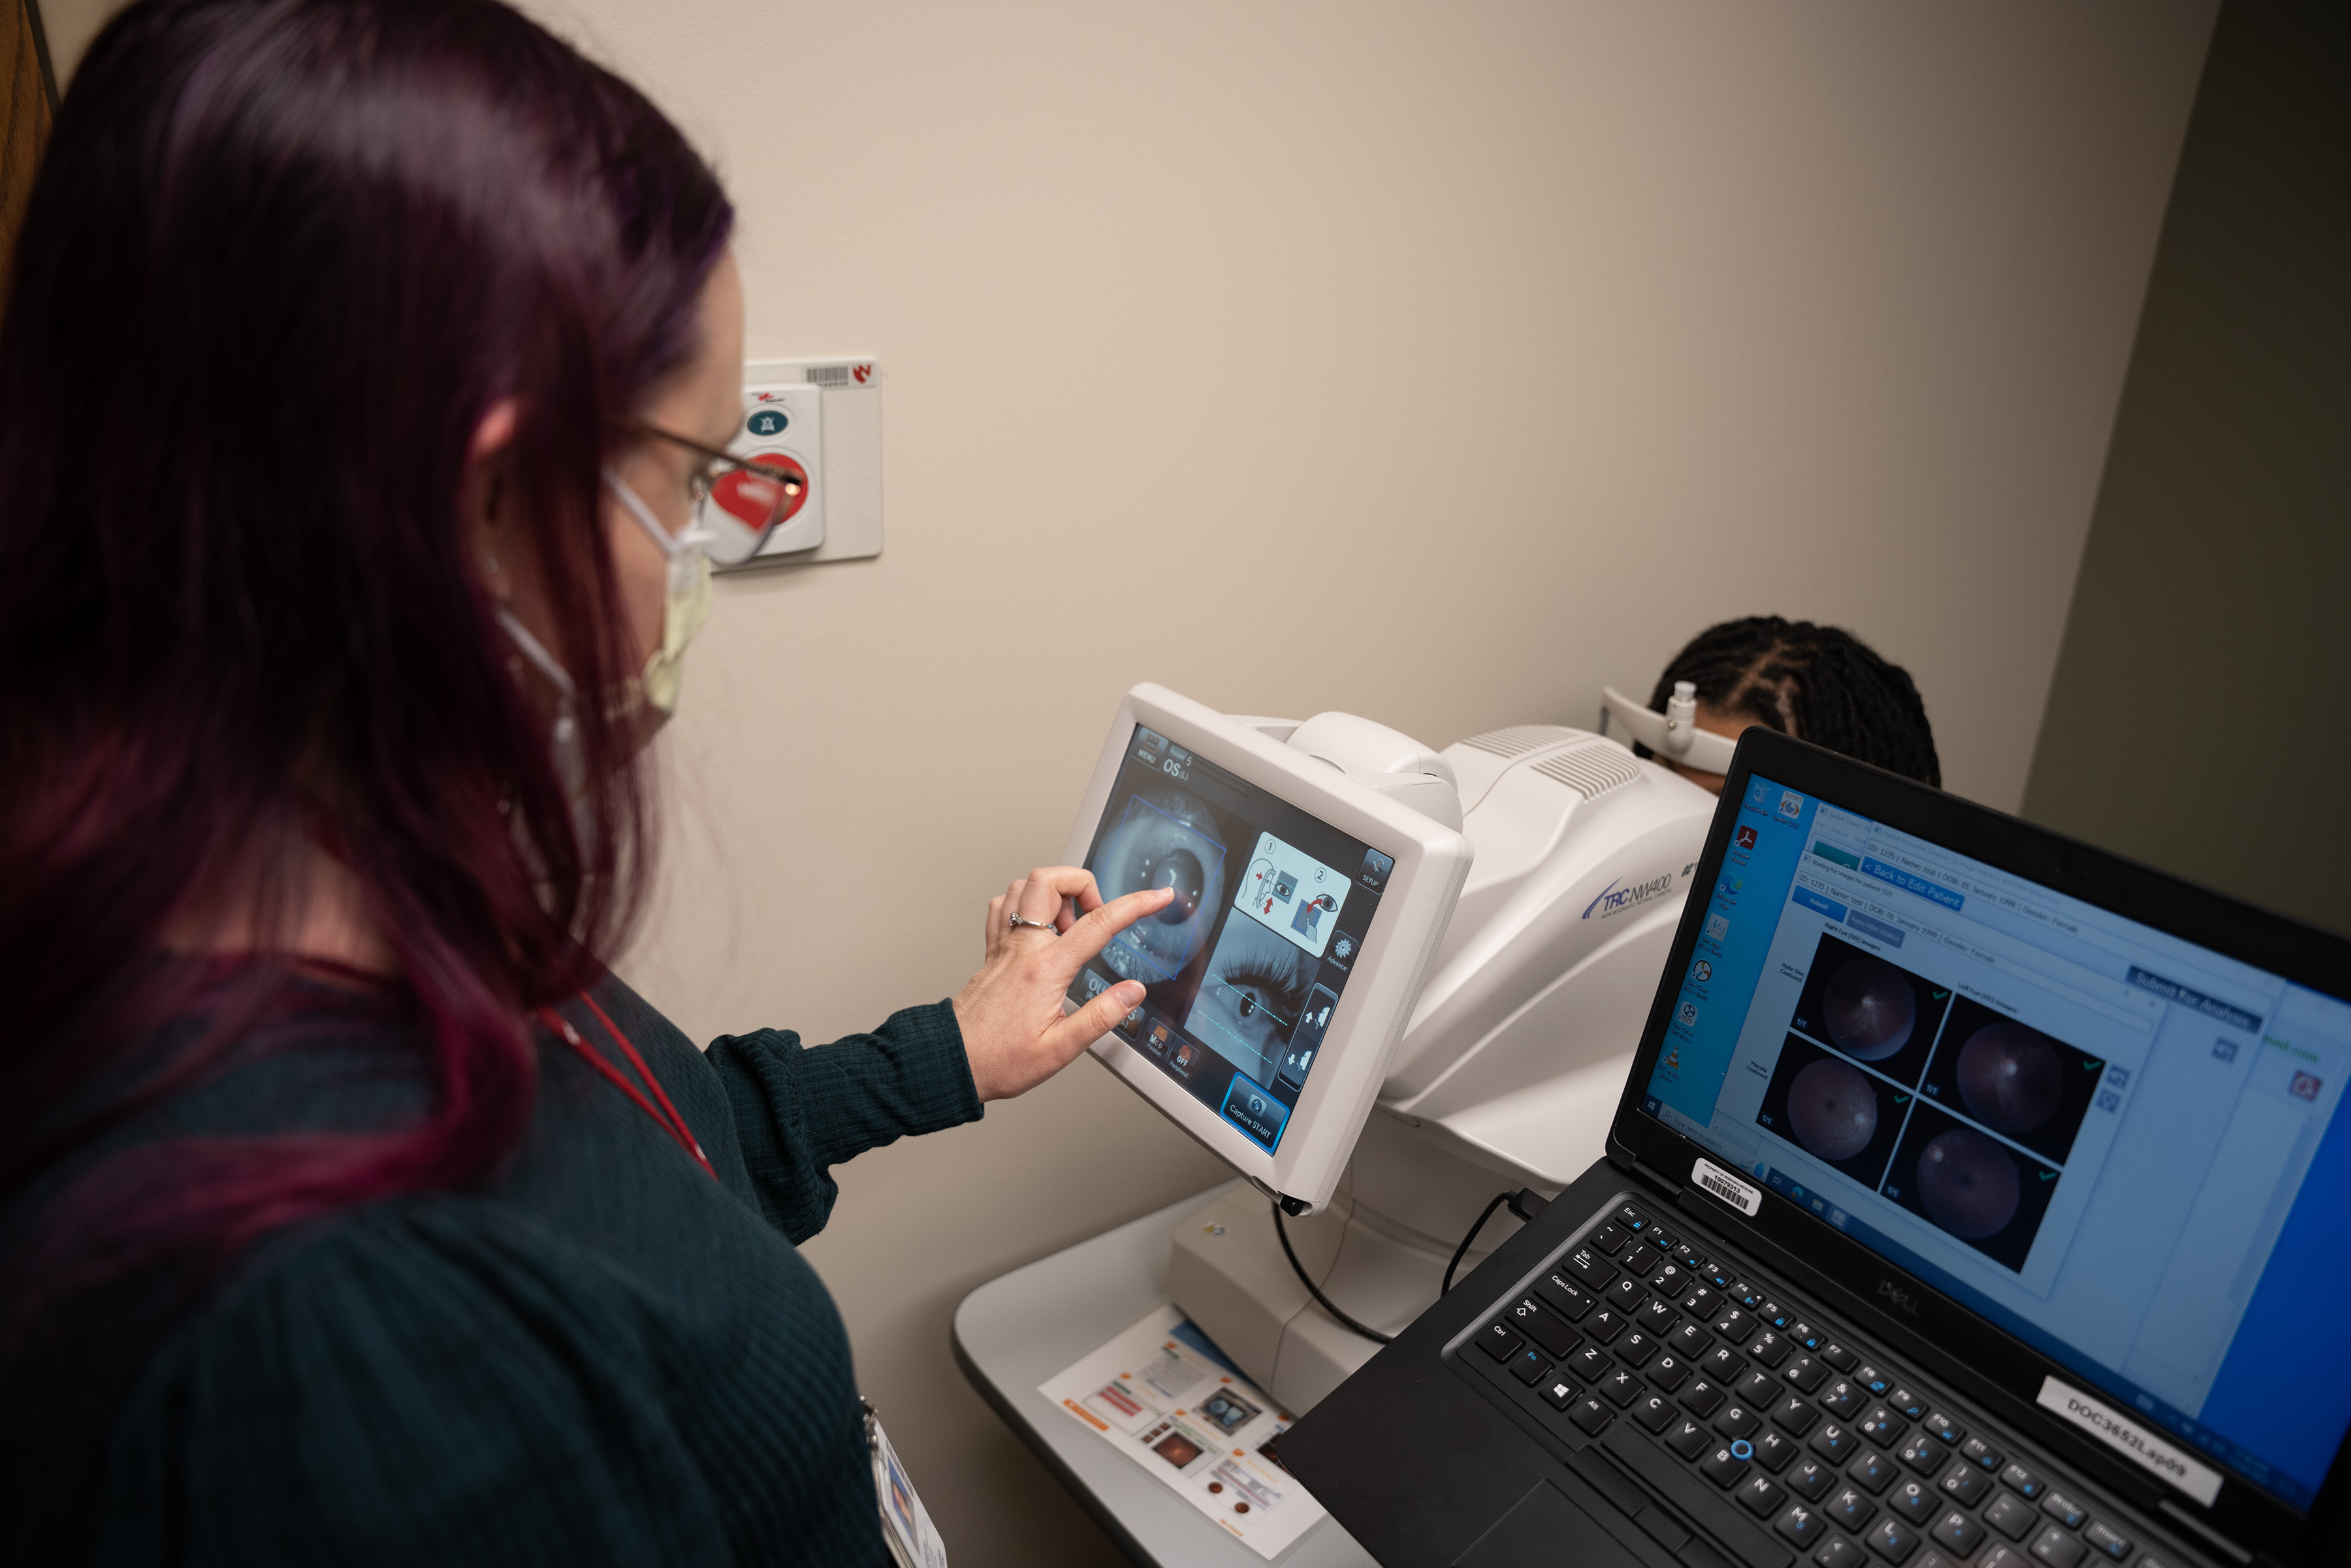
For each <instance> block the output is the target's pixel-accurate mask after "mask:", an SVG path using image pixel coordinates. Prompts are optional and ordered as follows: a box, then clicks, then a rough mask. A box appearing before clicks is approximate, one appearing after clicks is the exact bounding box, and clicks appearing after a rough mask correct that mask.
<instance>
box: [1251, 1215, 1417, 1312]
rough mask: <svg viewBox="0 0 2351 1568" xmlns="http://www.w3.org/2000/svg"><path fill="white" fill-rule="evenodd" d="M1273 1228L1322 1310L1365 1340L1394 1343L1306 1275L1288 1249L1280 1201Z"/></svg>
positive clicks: (1304, 1283) (1282, 1248) (1293, 1267)
mask: <svg viewBox="0 0 2351 1568" xmlns="http://www.w3.org/2000/svg"><path fill="white" fill-rule="evenodd" d="M1273 1230H1274V1234H1275V1235H1277V1236H1279V1237H1280V1238H1281V1252H1282V1256H1283V1257H1285V1258H1287V1259H1289V1260H1290V1268H1292V1269H1294V1270H1297V1272H1298V1282H1299V1283H1300V1284H1301V1285H1303V1286H1305V1287H1306V1293H1307V1294H1308V1295H1310V1296H1312V1297H1313V1298H1314V1299H1315V1300H1316V1301H1319V1302H1321V1303H1322V1310H1323V1311H1324V1312H1328V1313H1330V1314H1331V1315H1332V1317H1334V1318H1336V1319H1338V1320H1339V1322H1340V1323H1341V1324H1342V1325H1343V1326H1345V1327H1347V1328H1351V1329H1353V1330H1354V1331H1355V1332H1356V1333H1359V1334H1362V1335H1363V1336H1364V1338H1365V1339H1367V1340H1371V1341H1374V1343H1379V1344H1394V1343H1395V1335H1394V1334H1384V1333H1380V1331H1379V1330H1377V1329H1372V1328H1365V1327H1364V1325H1363V1324H1361V1323H1359V1322H1356V1321H1355V1320H1354V1319H1353V1318H1351V1317H1349V1316H1348V1315H1347V1314H1346V1313H1344V1312H1341V1311H1340V1310H1339V1309H1338V1307H1337V1306H1336V1305H1334V1304H1333V1303H1332V1300H1331V1298H1330V1297H1328V1296H1326V1295H1324V1294H1323V1293H1322V1291H1321V1289H1320V1288H1318V1287H1317V1286H1316V1285H1315V1283H1314V1281H1311V1280H1310V1279H1308V1278H1307V1277H1306V1265H1304V1264H1303V1263H1301V1262H1300V1261H1299V1260H1298V1254H1297V1253H1295V1252H1293V1251H1291V1250H1290V1228H1289V1227H1288V1226H1287V1225H1285V1224H1284V1223H1283V1222H1282V1218H1281V1205H1280V1203H1276V1204H1275V1205H1274V1206H1273Z"/></svg>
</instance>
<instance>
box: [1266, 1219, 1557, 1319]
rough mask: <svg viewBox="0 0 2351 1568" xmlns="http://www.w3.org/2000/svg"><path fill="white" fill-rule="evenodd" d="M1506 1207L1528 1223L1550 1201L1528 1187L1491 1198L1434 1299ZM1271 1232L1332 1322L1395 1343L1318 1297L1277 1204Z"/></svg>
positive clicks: (1449, 1287) (1318, 1288)
mask: <svg viewBox="0 0 2351 1568" xmlns="http://www.w3.org/2000/svg"><path fill="white" fill-rule="evenodd" d="M1506 1203H1507V1204H1509V1205H1510V1212H1511V1213H1512V1214H1515V1215H1517V1216H1518V1217H1519V1218H1520V1219H1521V1220H1529V1219H1532V1218H1534V1217H1535V1216H1536V1215H1538V1214H1541V1212H1542V1211H1543V1210H1544V1209H1545V1208H1546V1207H1550V1199H1548V1198H1546V1197H1543V1196H1542V1195H1541V1193H1538V1192H1536V1191H1535V1190H1534V1189H1533V1188H1532V1187H1520V1189H1519V1190H1518V1191H1516V1192H1498V1193H1496V1194H1495V1195H1494V1200H1493V1201H1492V1202H1491V1203H1489V1204H1488V1205H1487V1206H1486V1208H1485V1212H1484V1213H1482V1214H1480V1215H1479V1216H1478V1223H1477V1224H1475V1225H1472V1226H1471V1227H1470V1228H1469V1234H1468V1235H1467V1236H1464V1237H1463V1238H1462V1239H1461V1245H1460V1246H1458V1247H1457V1248H1455V1249H1453V1261H1451V1262H1450V1263H1447V1265H1446V1266H1445V1284H1444V1286H1443V1288H1441V1289H1440V1290H1439V1291H1437V1294H1438V1295H1440V1296H1443V1295H1449V1294H1451V1293H1452V1291H1453V1275H1454V1273H1455V1271H1456V1270H1458V1269H1459V1268H1460V1267H1461V1260H1462V1259H1464V1258H1466V1257H1468V1255H1469V1247H1470V1244H1471V1243H1472V1242H1474V1241H1476V1240H1477V1239H1478V1232H1479V1231H1480V1230H1483V1229H1485V1228H1486V1221H1488V1220H1489V1219H1491V1218H1494V1210H1496V1209H1498V1208H1499V1207H1502V1206H1503V1205H1504V1204H1506ZM1273 1228H1274V1233H1275V1234H1276V1235H1278V1236H1279V1237H1280V1238H1281V1255H1282V1256H1283V1257H1285V1258H1287V1259H1289V1260H1290V1271H1291V1272H1293V1273H1295V1274H1296V1275H1297V1276H1298V1282H1299V1283H1300V1284H1301V1285H1303V1286H1305V1287H1306V1293H1307V1294H1308V1295H1310V1296H1311V1297H1313V1298H1314V1300H1315V1302H1316V1304H1318V1305H1319V1306H1321V1307H1322V1310H1323V1311H1324V1312H1328V1313H1330V1314H1331V1315H1332V1317H1333V1318H1335V1319H1337V1320H1338V1322H1339V1323H1340V1325H1341V1326H1342V1327H1343V1328H1347V1329H1352V1330H1353V1331H1354V1332H1355V1333H1359V1334H1361V1335H1363V1336H1364V1338H1365V1339H1367V1340H1370V1341H1372V1342H1373V1343H1374V1344H1394V1343H1395V1335H1394V1334H1384V1333H1380V1331H1379V1330H1377V1329H1375V1328H1371V1327H1369V1326H1367V1325H1365V1324H1364V1323H1360V1322H1356V1321H1355V1320H1354V1319H1353V1318H1352V1317H1350V1316H1348V1315H1347V1314H1346V1313H1345V1312H1342V1311H1340V1309H1339V1304H1338V1303H1337V1302H1336V1301H1332V1299H1331V1298H1330V1297H1328V1296H1326V1295H1324V1294H1323V1293H1322V1287H1321V1286H1319V1285H1317V1284H1316V1283H1315V1282H1314V1281H1312V1280H1311V1279H1309V1278H1308V1277H1307V1273H1306V1265H1305V1264H1303V1263H1301V1262H1300V1261H1299V1260H1298V1253H1297V1251H1296V1249H1293V1248H1292V1247H1291V1246H1290V1228H1289V1226H1288V1225H1287V1224H1286V1223H1285V1222H1284V1221H1283V1218H1282V1215H1281V1205H1280V1204H1279V1203H1277V1204H1275V1205H1274V1206H1273Z"/></svg>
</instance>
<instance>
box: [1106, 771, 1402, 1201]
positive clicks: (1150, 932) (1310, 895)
mask: <svg viewBox="0 0 2351 1568" xmlns="http://www.w3.org/2000/svg"><path fill="white" fill-rule="evenodd" d="M1086 869H1087V870H1089V871H1091V872H1092V873H1094V881H1095V883H1097V884H1098V885H1099V886H1100V887H1101V889H1102V896H1103V897H1104V898H1116V897H1118V896H1120V895H1121V894H1128V893H1135V892H1139V891H1141V890H1143V889H1144V888H1153V887H1172V888H1174V889H1175V900H1174V901H1173V902H1172V903H1170V904H1168V905H1167V907H1166V908H1165V909H1164V910H1162V911H1160V912H1159V914H1158V915H1155V916H1152V917H1150V918H1148V919H1145V920H1142V921H1139V922H1137V923H1136V924H1135V925H1131V926H1129V927H1128V928H1127V929H1126V930H1124V931H1123V932H1121V933H1120V934H1119V936H1117V937H1116V938H1115V939H1114V940H1113V942H1112V943H1111V945H1110V946H1108V947H1106V948H1104V949H1103V951H1102V956H1100V957H1098V958H1096V959H1095V960H1094V961H1093V962H1092V964H1090V965H1088V966H1087V967H1085V968H1084V969H1082V970H1081V971H1080V972H1079V974H1078V977H1077V981H1076V983H1075V984H1074V985H1072V986H1071V990H1070V997H1071V1000H1072V1001H1075V1002H1079V1003H1083V1002H1085V1001H1087V1000H1088V999H1089V998H1092V997H1095V996H1098V995H1100V994H1101V992H1102V989H1103V988H1105V987H1107V986H1110V985H1112V984H1114V983H1115V982H1116V981H1118V980H1122V979H1129V980H1140V981H1142V982H1143V984H1144V1000H1143V1005H1142V1006H1141V1007H1138V1008H1136V1009H1134V1011H1132V1012H1131V1013H1129V1014H1128V1015H1127V1016H1126V1018H1125V1019H1124V1020H1123V1022H1122V1023H1120V1025H1119V1026H1118V1033H1119V1034H1120V1036H1122V1037H1123V1039H1124V1040H1125V1041H1126V1043H1127V1046H1128V1047H1129V1048H1130V1049H1132V1050H1134V1051H1137V1052H1139V1053H1140V1054H1141V1055H1142V1056H1144V1058H1145V1059H1146V1060H1148V1061H1151V1062H1152V1063H1153V1064H1154V1065H1155V1066H1156V1067H1157V1068H1158V1069H1159V1070H1160V1071H1162V1072H1165V1074H1166V1075H1167V1076H1168V1077H1170V1078H1172V1079H1174V1080H1175V1082H1178V1083H1180V1084H1182V1085H1183V1086H1184V1088H1185V1091H1186V1092H1187V1093H1189V1094H1190V1095H1191V1096H1192V1097H1193V1098H1194V1099H1196V1100H1198V1101H1200V1102H1201V1103H1203V1104H1205V1105H1207V1106H1208V1107H1209V1108H1210V1109H1212V1110H1214V1111H1215V1112H1216V1113H1217V1114H1218V1115H1220V1116H1222V1117H1223V1118H1224V1119H1225V1120H1226V1121H1228V1122H1230V1123H1231V1124H1233V1125H1235V1126H1237V1127H1238V1128H1240V1129H1241V1131H1242V1132H1244V1133H1246V1134H1249V1137H1250V1138H1251V1139H1253V1140H1255V1141H1256V1143H1257V1144H1258V1145H1259V1146H1261V1147H1262V1148H1264V1149H1265V1150H1266V1151H1267V1152H1268V1153H1269V1154H1270V1153H1271V1152H1272V1151H1273V1150H1274V1149H1275V1148H1276V1147H1278V1146H1279V1145H1280V1142H1281V1134H1282V1129H1283V1127H1284V1126H1285V1125H1287V1124H1288V1122H1289V1120H1290V1108H1291V1107H1292V1106H1293V1105H1295V1104H1297V1103H1298V1095H1299V1092H1301V1090H1302V1089H1303V1088H1304V1087H1305V1084H1306V1080H1307V1075H1308V1074H1309V1073H1311V1071H1313V1068H1314V1057H1315V1054H1316V1052H1317V1051H1318V1050H1319V1049H1320V1048H1321V1045H1322V1037H1323V1036H1324V1035H1325V1034H1326V1033H1327V1032H1329V1030H1330V1027H1331V1015H1332V1009H1335V1008H1337V1007H1338V1005H1339V998H1340V996H1341V994H1342V993H1343V991H1344V990H1345V989H1346V987H1347V976H1348V972H1349V970H1350V969H1351V968H1352V967H1353V962H1354V958H1355V955H1356V954H1357V953H1359V952H1361V951H1362V949H1363V945H1364V936H1365V935H1366V934H1367V933H1368V932H1369V931H1370V929H1371V926H1372V922H1373V920H1374V918H1375V917H1376V916H1377V915H1378V911H1379V903H1380V892H1381V890H1382V888H1383V887H1384V885H1385V883H1386V877H1387V873H1388V871H1389V869H1390V862H1389V861H1388V857H1387V856H1385V855H1384V854H1381V853H1379V852H1377V851H1375V850H1374V849H1372V848H1371V847H1370V846H1369V845H1367V844H1365V843H1364V841H1362V840H1360V839H1356V838H1352V837H1350V836H1348V835H1347V834H1345V833H1342V832H1340V831H1338V830H1337V829H1335V828H1332V826H1330V825H1329V824H1328V823H1326V822H1324V821H1322V820H1321V819H1319V818H1316V817H1312V816H1309V815H1308V814H1307V813H1305V812H1304V811H1301V810H1299V809H1298V808H1296V807H1294V806H1291V805H1290V804H1288V803H1287V802H1285V801H1283V800H1279V799H1277V798H1276V797H1274V796H1272V795H1270V794H1269V793H1267V792H1266V791H1265V790H1263V789H1259V788H1257V787H1256V786H1255V785H1252V784H1248V783H1244V782H1243V781H1242V780H1241V779H1238V778H1236V777H1234V776H1233V775H1232V774H1230V773H1228V772H1226V771H1225V770H1224V769H1222V768H1217V767H1214V766H1213V765H1211V764H1208V763H1206V762H1203V761H1201V760H1200V759H1199V758H1196V757H1195V756H1193V755H1192V754H1191V753H1190V752H1188V751H1186V749H1185V748H1184V747H1180V746H1177V745H1175V743H1174V742H1173V741H1170V740H1169V739H1168V738H1167V737H1165V736H1163V735H1159V734H1157V733H1155V731H1153V730H1150V729H1147V728H1144V727H1141V726H1137V727H1136V728H1135V731H1134V739H1133V741H1132V743H1131V744H1130V745H1129V746H1128V747H1127V755H1126V760H1125V762H1124V763H1123V765H1122V767H1121V768H1120V769H1119V775H1118V779H1117V780H1116V781H1115V783H1114V784H1113V786H1112V789H1111V795H1110V802H1109V804H1108V806H1106V807H1105V808H1104V810H1103V812H1102V821H1101V823H1100V825H1099V826H1097V827H1096V828H1095V830H1094V838H1093V844H1092V849H1091V850H1090V851H1089V852H1088V853H1087V856H1086Z"/></svg>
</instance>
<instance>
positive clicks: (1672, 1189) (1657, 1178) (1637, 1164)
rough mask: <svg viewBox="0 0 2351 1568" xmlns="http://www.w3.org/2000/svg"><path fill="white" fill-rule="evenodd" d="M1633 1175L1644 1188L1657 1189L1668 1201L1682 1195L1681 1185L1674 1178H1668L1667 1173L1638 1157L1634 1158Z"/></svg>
mask: <svg viewBox="0 0 2351 1568" xmlns="http://www.w3.org/2000/svg"><path fill="white" fill-rule="evenodd" d="M1633 1175H1634V1176H1635V1177H1636V1178H1637V1179H1638V1180H1639V1181H1640V1182H1641V1183H1642V1184H1643V1185H1644V1186H1650V1187H1654V1188H1656V1191H1657V1192H1658V1193H1659V1194H1660V1195H1661V1196H1662V1197H1665V1198H1667V1200H1668V1201H1670V1200H1672V1199H1674V1198H1677V1197H1681V1195H1682V1184H1681V1183H1679V1182H1677V1181H1676V1180H1675V1179H1674V1178H1673V1177H1671V1176H1667V1174H1666V1173H1665V1172H1663V1171H1661V1170H1659V1169H1658V1168H1657V1167H1656V1166H1653V1165H1651V1164H1649V1163H1648V1162H1647V1161H1646V1160H1644V1159H1642V1158H1641V1157H1640V1156H1639V1155H1635V1156H1634V1158H1633Z"/></svg>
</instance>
